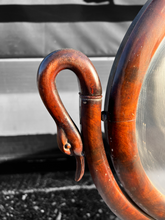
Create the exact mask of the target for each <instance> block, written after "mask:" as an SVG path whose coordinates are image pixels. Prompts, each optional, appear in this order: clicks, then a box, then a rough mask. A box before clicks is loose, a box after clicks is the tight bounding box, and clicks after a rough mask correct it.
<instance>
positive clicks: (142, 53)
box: [105, 0, 165, 220]
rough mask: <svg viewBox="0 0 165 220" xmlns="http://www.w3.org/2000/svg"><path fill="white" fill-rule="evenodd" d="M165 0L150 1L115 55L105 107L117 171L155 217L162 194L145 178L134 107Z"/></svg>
mask: <svg viewBox="0 0 165 220" xmlns="http://www.w3.org/2000/svg"><path fill="white" fill-rule="evenodd" d="M164 24H165V1H164V0H156V1H154V0H153V1H152V2H151V4H150V5H149V6H148V7H147V9H146V10H145V12H144V13H143V14H142V15H141V17H140V19H139V20H138V21H137V23H136V25H135V26H134V28H133V30H132V32H131V33H130V36H129V38H128V40H127V42H126V44H125V45H124V47H123V51H122V53H121V54H120V57H119V59H118V63H117V67H116V69H115V72H114V78H113V79H112V82H111V89H110V90H109V91H108V92H109V94H108V95H107V96H108V97H109V99H108V100H106V101H107V102H108V104H107V106H106V109H105V111H106V112H107V117H108V119H107V121H106V122H105V124H106V125H105V126H106V130H107V138H108V140H109V145H110V150H111V158H112V160H113V164H114V167H115V170H116V172H117V175H118V177H119V179H120V181H121V183H122V184H123V185H124V189H125V190H126V192H127V193H128V195H129V196H130V197H131V199H132V200H133V201H134V202H135V203H136V204H137V205H138V206H139V207H140V208H141V209H143V210H144V211H145V212H146V213H148V214H149V215H151V216H152V217H153V218H155V219H162V220H163V219H165V196H164V195H163V194H161V193H160V192H159V190H158V189H156V188H155V187H154V185H153V184H152V183H151V182H150V180H149V179H148V177H147V175H146V173H145V171H144V169H143V166H142V164H141V161H140V157H139V153H138V148H137V143H136V129H135V127H136V110H137V104H138V99H139V94H140V91H141V86H142V83H143V80H144V77H145V74H146V72H147V69H148V67H149V65H150V62H151V60H152V58H153V56H154V54H155V52H156V50H157V49H158V47H159V45H160V43H161V42H162V40H163V38H164V37H165V25H164Z"/></svg>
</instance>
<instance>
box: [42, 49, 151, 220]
mask: <svg viewBox="0 0 165 220" xmlns="http://www.w3.org/2000/svg"><path fill="white" fill-rule="evenodd" d="M65 68H69V69H71V70H72V71H73V72H74V73H75V74H76V75H77V77H78V79H79V83H80V88H81V91H80V97H81V119H80V123H81V127H82V140H83V149H82V146H81V148H80V146H79V145H77V144H75V143H77V142H79V143H80V142H81V138H80V136H79V135H77V133H78V131H77V129H76V127H75V126H74V124H73V122H72V121H71V119H70V117H69V115H68V114H67V112H66V110H65V109H64V107H63V104H62V103H61V101H60V98H59V96H58V93H57V90H56V85H55V83H54V80H55V77H56V75H57V74H58V73H59V72H60V71H61V70H62V69H65ZM38 88H39V92H40V95H41V97H42V100H43V102H44V104H45V105H46V107H47V109H48V111H49V113H50V114H51V115H52V117H53V119H54V120H55V122H56V124H57V127H58V130H60V129H61V130H62V134H61V136H60V137H59V139H60V140H59V147H60V148H61V149H62V150H63V152H65V153H67V152H66V149H65V150H64V148H63V146H65V145H66V142H67V143H68V144H69V145H70V148H69V150H70V151H71V154H73V155H76V156H80V160H81V159H82V151H84V154H85V157H86V159H87V162H88V165H89V169H90V172H91V175H92V178H93V181H94V183H95V185H96V187H97V189H98V191H99V193H100V195H101V196H102V197H103V199H104V201H105V202H106V203H107V205H108V206H109V207H110V209H111V210H112V211H113V212H114V213H115V214H116V215H117V216H119V217H120V218H121V219H124V220H132V219H135V220H147V219H152V218H150V217H149V216H147V215H146V214H145V213H144V212H142V211H141V210H140V209H138V208H137V207H135V206H134V205H133V204H132V203H131V202H130V201H129V200H128V199H127V198H126V197H125V195H124V194H123V192H122V191H121V189H120V187H119V186H118V184H117V182H116V180H115V178H114V176H113V173H112V171H111V169H110V166H109V164H108V161H107V157H106V154H105V150H104V145H103V141H102V132H101V92H102V91H101V90H102V89H101V84H100V81H99V78H98V75H97V73H96V70H95V68H94V66H93V65H92V63H91V62H90V60H89V59H88V58H87V57H86V56H85V55H83V54H82V53H80V52H78V51H74V50H72V49H65V50H61V51H56V52H53V53H52V54H50V55H48V56H47V57H46V58H45V59H44V61H43V62H42V63H41V65H40V68H39V71H38ZM75 130H76V131H75ZM63 131H64V132H65V133H63ZM75 133H76V135H75ZM63 135H64V138H63ZM65 138H66V142H65V143H63V145H61V142H63V141H65ZM81 162H82V161H80V162H78V166H79V165H80V167H82V165H81ZM79 169H80V170H81V169H82V168H79ZM79 176H80V175H79ZM81 176H82V175H81Z"/></svg>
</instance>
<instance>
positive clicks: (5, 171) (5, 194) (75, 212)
mask: <svg viewBox="0 0 165 220" xmlns="http://www.w3.org/2000/svg"><path fill="white" fill-rule="evenodd" d="M66 167H67V171H66ZM74 168H75V161H73V160H72V159H70V157H69V159H66V158H59V159H58V160H57V159H56V160H53V159H52V160H49V161H42V160H41V161H40V160H39V161H35V162H34V161H21V162H19V163H18V162H15V163H10V164H2V165H1V174H0V179H1V181H0V219H2V220H10V219H11V220H15V219H17V220H31V219H35V220H42V219H45V220H64V219H65V220H67V219H69V220H77V219H78V220H79V219H92V220H95V219H98V220H108V219H115V220H117V219H118V218H117V217H116V216H115V215H114V214H113V213H112V212H111V211H110V210H109V208H108V207H107V206H106V205H105V203H104V201H103V200H102V198H101V197H100V195H99V194H98V192H97V190H96V188H95V186H94V185H93V182H92V180H91V177H90V174H89V172H88V169H87V168H86V174H85V176H84V177H83V179H82V181H80V182H79V183H76V182H75V181H74V171H73V169H74Z"/></svg>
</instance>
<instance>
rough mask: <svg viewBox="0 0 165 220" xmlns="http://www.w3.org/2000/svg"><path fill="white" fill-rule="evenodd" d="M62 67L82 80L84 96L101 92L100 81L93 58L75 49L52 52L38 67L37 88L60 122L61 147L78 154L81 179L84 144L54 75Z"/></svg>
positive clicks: (59, 139)
mask: <svg viewBox="0 0 165 220" xmlns="http://www.w3.org/2000/svg"><path fill="white" fill-rule="evenodd" d="M63 69H70V70H72V71H73V72H74V73H75V74H76V75H77V77H78V79H79V83H80V89H81V91H80V94H81V95H82V96H86V95H90V96H100V95H101V93H102V90H101V84H100V80H99V78H98V76H97V75H96V70H95V68H94V67H93V65H92V63H91V62H90V60H89V59H88V58H87V57H86V56H85V55H83V54H82V53H80V52H78V51H74V50H72V49H69V50H59V51H56V52H53V53H51V54H49V55H48V56H47V57H46V58H45V59H44V60H43V61H42V63H41V65H40V67H39V70H38V78H37V79H38V89H39V92H40V95H41V98H42V100H43V102H44V104H45V106H46V107H47V109H48V111H49V113H50V114H51V116H52V117H53V119H54V120H55V122H56V124H57V141H58V146H59V148H60V150H61V151H62V152H64V153H66V154H68V155H74V156H76V164H77V169H76V177H75V179H76V180H77V181H78V180H80V179H81V177H82V176H83V173H84V159H83V145H82V141H81V137H80V134H79V131H78V129H77V128H76V126H75V124H74V123H73V121H72V119H71V118H70V116H69V115H68V113H67V111H66V109H65V108H64V106H63V104H62V102H61V100H60V97H59V95H58V92H57V88H56V84H55V78H56V76H57V74H58V73H59V72H60V71H61V70H63Z"/></svg>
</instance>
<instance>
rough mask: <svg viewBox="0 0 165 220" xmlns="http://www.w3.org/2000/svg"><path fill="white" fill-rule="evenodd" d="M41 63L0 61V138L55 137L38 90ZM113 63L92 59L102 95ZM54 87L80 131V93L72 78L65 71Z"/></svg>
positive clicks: (109, 59) (32, 61)
mask: <svg viewBox="0 0 165 220" xmlns="http://www.w3.org/2000/svg"><path fill="white" fill-rule="evenodd" d="M41 60H42V59H36V60H35V59H34V60H31V59H27V60H26V59H22V60H21V59H19V60H15V59H14V60H12V59H11V60H0V72H1V73H2V74H1V75H0V78H1V80H0V115H1V119H0V120H1V121H0V136H12V135H13V136H14V135H26V134H47V133H53V134H54V133H56V126H55V124H54V122H53V120H52V118H51V116H50V115H49V113H48V112H47V110H46V108H45V106H44V105H43V103H42V101H41V98H40V97H39V94H38V90H37V83H36V75H37V69H38V66H39V64H40V61H41ZM113 60H114V58H105V59H103V58H101V59H95V58H94V59H93V58H91V61H92V62H93V64H94V66H95V68H96V70H97V72H98V74H99V76H100V79H101V83H102V87H103V88H104V89H103V93H105V89H106V84H107V80H108V76H109V73H110V69H111V65H112V62H113ZM57 87H58V90H59V93H60V97H61V99H62V100H63V102H64V105H65V107H66V109H67V110H68V112H69V114H70V115H71V116H72V118H73V120H74V121H75V123H76V124H77V126H78V127H79V95H78V92H79V90H78V83H77V79H76V77H75V75H74V74H70V71H69V70H65V71H64V72H63V73H61V74H59V76H58V77H57ZM103 100H104V98H103Z"/></svg>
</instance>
